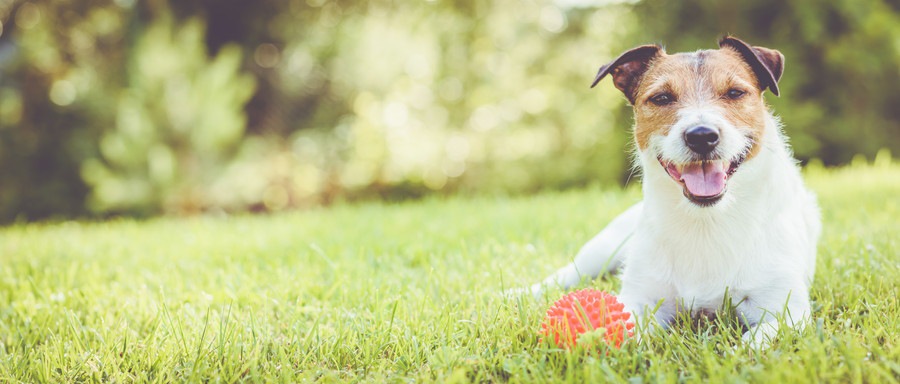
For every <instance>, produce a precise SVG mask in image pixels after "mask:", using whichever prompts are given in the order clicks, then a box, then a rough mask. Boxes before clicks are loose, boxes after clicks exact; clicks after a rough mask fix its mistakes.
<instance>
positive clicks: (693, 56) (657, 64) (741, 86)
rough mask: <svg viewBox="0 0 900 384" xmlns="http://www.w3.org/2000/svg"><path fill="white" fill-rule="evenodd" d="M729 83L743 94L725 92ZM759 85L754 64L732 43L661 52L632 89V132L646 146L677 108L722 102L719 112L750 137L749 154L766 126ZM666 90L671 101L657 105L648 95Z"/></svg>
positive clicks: (671, 119) (670, 120)
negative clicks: (723, 45)
mask: <svg viewBox="0 0 900 384" xmlns="http://www.w3.org/2000/svg"><path fill="white" fill-rule="evenodd" d="M732 89H737V90H740V91H743V92H745V94H744V95H743V96H741V97H739V98H737V99H732V98H729V97H728V91H729V90H732ZM761 89H763V87H762V86H761V84H760V82H759V80H758V79H757V77H756V75H755V74H754V72H753V69H752V68H751V67H750V65H749V64H747V62H746V61H744V59H743V58H742V57H741V55H740V53H738V52H737V51H736V50H734V49H733V48H731V47H728V46H725V47H723V48H720V49H718V50H706V51H698V52H694V53H677V54H673V55H667V54H665V53H662V54H660V55H659V56H657V57H656V58H654V59H653V61H651V62H650V63H649V66H648V69H647V71H646V73H644V75H643V77H642V78H641V81H640V83H639V84H638V86H637V89H636V91H635V97H634V117H635V130H634V135H635V140H636V141H637V144H638V147H639V148H640V149H642V150H643V149H646V148H647V146H648V145H649V142H650V137H651V136H653V135H665V134H667V133H668V131H669V129H670V127H671V126H672V125H673V124H675V122H676V121H677V120H678V111H679V109H681V108H684V107H690V106H699V105H709V104H712V105H713V106H715V107H719V108H721V110H722V113H723V116H725V118H726V119H728V120H729V121H730V122H731V123H732V124H733V125H734V126H736V127H738V128H740V129H742V130H744V133H745V134H746V135H747V136H748V137H749V138H750V139H751V141H752V146H751V150H750V153H749V154H748V156H747V158H752V157H753V156H755V155H756V154H757V153H758V152H759V142H760V139H761V137H762V133H763V130H764V128H765V114H766V105H765V102H764V101H763V98H762V91H761ZM664 93H667V94H670V95H671V96H672V97H674V101H673V102H672V103H670V104H668V105H657V104H655V103H653V102H652V101H651V100H650V99H651V98H653V97H655V96H657V95H660V94H664Z"/></svg>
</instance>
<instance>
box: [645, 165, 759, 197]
mask: <svg viewBox="0 0 900 384" xmlns="http://www.w3.org/2000/svg"><path fill="white" fill-rule="evenodd" d="M658 160H659V163H660V164H661V165H662V166H663V168H665V170H666V173H668V174H669V176H670V177H671V178H672V180H675V181H676V182H678V183H679V184H681V187H682V192H683V193H684V197H687V198H688V200H690V201H691V202H693V203H694V204H697V205H700V206H704V207H706V206H711V205H713V204H715V203H717V202H718V201H719V200H721V199H722V196H725V190H726V188H727V186H728V178H729V177H731V175H733V174H734V172H736V171H737V169H738V167H739V166H740V165H741V163H743V162H744V157H743V156H742V157H740V158H738V159H737V160H702V161H694V162H690V163H685V164H677V163H674V162H671V161H665V160H663V159H662V158H658Z"/></svg>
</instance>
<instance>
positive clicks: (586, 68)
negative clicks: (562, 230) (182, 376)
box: [0, 0, 900, 222]
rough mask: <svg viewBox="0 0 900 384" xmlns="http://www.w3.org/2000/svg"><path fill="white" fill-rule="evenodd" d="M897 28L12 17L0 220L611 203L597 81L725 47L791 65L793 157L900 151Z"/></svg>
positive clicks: (62, 9)
mask: <svg viewBox="0 0 900 384" xmlns="http://www.w3.org/2000/svg"><path fill="white" fill-rule="evenodd" d="M898 7H900V6H898V4H897V2H896V1H892V0H839V1H824V0H788V1H773V0H761V1H757V2H718V1H712V0H692V1H686V2H664V1H659V0H645V1H638V2H632V1H596V2H595V1H591V0H556V1H549V0H536V1H513V0H498V1H495V2H487V3H486V2H477V1H473V0H465V1H456V2H440V1H434V2H407V3H397V2H391V1H380V0H378V1H368V2H358V1H349V0H290V1H279V0H260V1H256V2H246V1H240V0H203V1H192V2H185V1H175V0H145V1H134V0H85V1H79V2H70V1H62V0H30V1H26V0H13V1H10V0H5V1H4V0H0V22H2V27H0V179H2V183H0V222H5V221H10V220H13V219H15V218H16V217H21V218H24V219H39V218H46V217H52V216H54V215H60V216H72V215H79V214H85V213H92V214H109V213H125V214H154V213H158V212H195V211H205V210H226V211H242V210H266V211H276V210H280V209H287V208H291V207H297V206H304V205H312V204H321V203H328V202H330V201H333V200H335V199H342V198H359V197H381V198H390V199H402V198H409V197H415V196H421V195H424V194H428V193H453V192H459V191H463V192H466V191H480V192H485V191H487V192H502V193H518V192H532V191H537V190H541V189H548V188H550V189H555V188H568V187H574V186H582V185H585V184H589V183H593V182H604V183H614V182H622V181H625V180H628V178H629V177H630V168H629V167H628V154H627V152H628V147H629V143H630V136H629V133H628V125H629V122H630V110H629V108H628V107H627V106H626V105H625V103H624V100H623V97H622V96H621V95H620V94H619V93H618V92H617V91H616V90H615V89H614V88H613V87H611V86H602V87H598V88H597V89H594V90H590V89H588V84H589V83H590V81H591V80H592V76H593V74H594V71H595V70H596V68H597V67H598V66H599V65H600V64H603V63H604V62H606V61H607V60H610V59H611V58H613V57H614V56H615V55H616V54H618V53H619V52H621V51H622V50H624V49H627V48H630V47H631V46H633V45H636V44H639V43H646V42H648V41H652V42H661V43H666V44H667V45H668V48H669V50H670V51H682V50H694V49H698V48H707V47H709V48H712V47H714V46H713V44H714V43H715V40H716V38H717V37H718V36H720V35H722V34H724V33H734V34H736V35H737V36H739V37H742V38H744V39H746V40H748V41H749V42H751V43H754V44H758V45H766V46H770V47H773V48H777V49H780V50H781V51H782V52H784V53H785V55H786V56H787V70H786V73H785V76H784V78H783V80H782V85H781V88H782V91H783V96H782V97H781V98H774V97H770V98H769V101H770V102H771V103H772V104H773V105H774V106H775V108H776V110H777V111H778V113H779V114H780V115H781V116H782V117H783V120H784V122H785V123H786V126H787V130H788V133H789V134H790V135H791V137H792V140H793V143H794V146H795V149H796V152H797V154H798V155H799V156H800V157H801V158H803V159H808V158H812V157H820V158H822V159H823V160H824V161H825V162H826V163H827V164H839V163H843V162H846V161H848V159H850V158H851V157H852V156H853V155H854V154H856V153H862V154H865V155H872V154H874V153H875V151H876V150H877V149H878V148H881V147H884V146H887V147H889V148H890V149H892V150H894V151H895V152H897V151H898V150H900V137H898V135H900V129H898V122H900V109H897V108H895V106H896V105H898V103H900V93H897V92H896V91H895V89H896V88H897V85H898V78H900V65H898V62H900V53H898V51H900V46H898V45H897V44H896V41H900V32H898V29H900V20H898ZM254 84H255V85H254ZM88 207H89V209H88Z"/></svg>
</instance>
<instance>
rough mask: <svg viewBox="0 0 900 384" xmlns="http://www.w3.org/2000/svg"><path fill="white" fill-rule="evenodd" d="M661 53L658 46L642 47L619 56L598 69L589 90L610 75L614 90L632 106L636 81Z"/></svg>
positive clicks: (660, 48)
mask: <svg viewBox="0 0 900 384" xmlns="http://www.w3.org/2000/svg"><path fill="white" fill-rule="evenodd" d="M661 51H662V47H660V46H659V45H642V46H640V47H637V48H633V49H631V50H629V51H627V52H625V53H623V54H621V55H620V56H619V57H617V58H616V59H615V60H613V61H612V62H611V63H609V64H606V65H604V66H602V67H600V70H599V71H597V77H596V78H594V82H593V83H592V84H591V88H594V86H596V85H597V83H599V82H600V80H603V78H604V77H606V75H607V74H612V77H613V83H614V84H615V85H616V88H618V89H619V90H620V91H622V93H624V94H625V97H627V98H628V101H629V102H631V103H632V104H634V91H635V87H637V85H638V81H639V80H640V78H641V76H642V75H643V74H644V72H646V71H647V66H648V64H649V63H650V60H652V59H653V58H655V57H656V56H659V54H660V52H661Z"/></svg>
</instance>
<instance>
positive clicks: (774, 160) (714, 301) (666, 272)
mask: <svg viewBox="0 0 900 384" xmlns="http://www.w3.org/2000/svg"><path fill="white" fill-rule="evenodd" d="M699 124H704V125H708V126H713V127H716V128H718V129H719V130H720V131H721V140H720V143H719V145H718V149H717V150H718V151H720V152H719V153H720V154H721V155H722V158H725V159H731V158H736V157H738V156H740V154H741V151H744V150H745V148H747V147H748V145H747V144H748V143H747V140H749V139H748V138H747V136H746V135H744V134H743V133H744V132H743V131H744V129H743V128H742V127H735V126H733V125H731V123H729V121H728V120H727V119H726V118H725V117H724V116H723V111H721V110H719V109H717V107H716V106H715V105H713V104H711V103H710V104H708V105H704V104H700V105H693V106H691V108H690V109H688V108H684V109H682V110H680V111H679V114H678V121H677V123H676V124H675V125H673V126H672V128H671V129H670V130H669V132H668V133H667V134H665V135H661V134H660V135H654V136H653V137H651V139H650V145H648V146H647V148H645V149H644V150H640V149H639V150H638V151H637V156H636V162H637V163H638V165H639V166H640V168H641V170H642V174H643V193H644V200H643V201H642V202H640V203H638V204H636V205H634V206H633V207H631V208H629V209H628V210H627V211H625V212H624V213H623V214H621V215H620V216H618V217H617V218H616V219H614V220H613V221H612V222H611V223H610V224H609V225H608V226H607V227H606V228H605V229H603V231H601V232H600V233H599V234H598V235H597V236H596V237H594V238H593V239H592V240H590V241H589V242H588V243H587V244H586V245H585V246H584V247H583V248H582V249H581V250H580V251H579V252H578V254H577V256H576V257H575V260H574V261H573V262H572V263H571V264H569V265H567V266H566V267H564V268H562V269H560V270H558V271H557V272H556V273H554V274H553V275H551V276H550V277H548V278H547V279H546V280H544V281H543V282H542V283H538V284H535V285H534V286H532V288H531V292H532V293H533V294H534V295H536V296H540V295H541V294H542V292H543V291H544V289H545V288H546V287H547V286H558V287H562V288H569V287H572V286H573V285H576V284H578V283H579V282H581V281H582V279H583V278H585V277H595V276H597V275H599V274H602V273H606V272H609V271H612V270H614V269H617V268H618V267H623V270H622V274H621V280H622V288H621V292H620V293H619V300H620V301H621V302H623V303H625V305H626V309H627V310H629V311H632V312H633V313H634V314H635V315H636V317H637V318H639V319H640V318H642V317H643V316H644V315H645V314H648V313H653V312H652V309H654V308H657V306H658V310H656V311H655V313H654V315H655V318H656V321H657V323H658V324H659V325H662V326H664V327H665V326H666V325H668V324H669V323H670V322H671V321H672V320H673V318H674V317H675V315H676V313H677V312H679V311H682V310H689V311H705V312H709V311H715V310H718V309H720V307H721V306H722V304H723V303H724V300H725V295H726V292H727V294H728V295H729V296H730V298H731V299H732V300H733V303H735V304H736V311H737V314H738V316H739V319H741V320H742V322H743V323H744V324H745V325H746V326H748V327H749V330H748V331H747V332H746V333H745V334H744V339H745V340H746V341H748V342H750V343H751V344H752V345H755V346H762V345H765V344H766V343H768V341H769V340H770V339H771V338H772V337H773V336H774V335H775V333H776V332H777V330H778V324H779V320H780V319H783V321H784V323H786V324H789V325H791V326H794V327H796V328H799V327H802V325H803V324H804V322H805V321H806V320H807V319H808V318H809V314H810V304H809V286H810V284H811V282H812V278H813V274H814V270H815V258H816V243H817V241H818V237H819V232H820V225H821V224H820V219H819V210H818V206H817V203H816V198H815V196H814V195H813V194H812V193H811V192H810V191H808V190H807V189H806V188H805V187H804V185H803V181H802V179H801V175H800V172H799V169H798V167H797V164H796V161H795V160H794V159H793V157H792V154H791V151H790V149H789V147H788V145H787V142H786V139H785V137H784V135H783V133H782V131H781V126H780V123H779V121H778V120H777V118H775V117H774V116H773V115H772V114H771V113H770V112H767V113H766V119H765V129H764V132H763V133H762V137H761V142H760V143H759V145H761V149H760V151H759V153H758V154H757V155H756V156H754V157H752V158H750V159H748V160H747V161H745V162H744V163H743V164H742V165H741V166H740V169H739V170H738V171H737V172H736V173H735V174H734V175H732V176H731V177H729V179H728V190H727V193H726V194H725V195H724V196H723V198H722V200H721V201H719V202H718V203H717V204H715V205H713V206H709V207H701V206H698V205H696V204H694V203H692V202H690V201H689V200H688V199H687V198H685V197H684V196H683V194H682V188H681V186H680V185H679V184H678V183H676V182H674V181H673V180H672V179H671V177H670V176H669V175H668V174H667V173H666V171H665V169H664V168H663V167H662V166H660V164H659V160H658V157H662V158H665V159H669V160H674V161H677V162H688V161H690V153H689V149H688V148H687V147H686V145H685V143H684V141H683V139H682V138H683V133H684V130H685V129H687V128H689V127H693V126H697V125H699Z"/></svg>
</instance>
